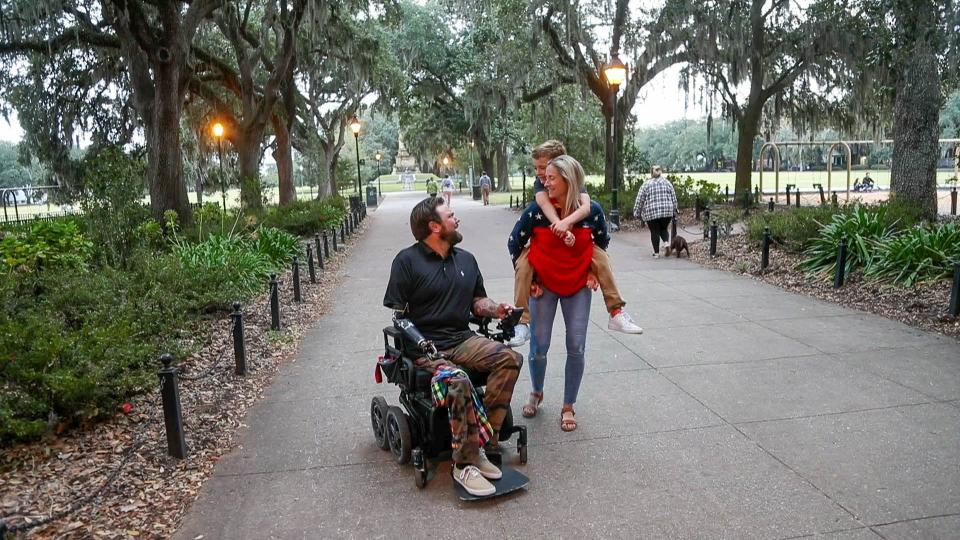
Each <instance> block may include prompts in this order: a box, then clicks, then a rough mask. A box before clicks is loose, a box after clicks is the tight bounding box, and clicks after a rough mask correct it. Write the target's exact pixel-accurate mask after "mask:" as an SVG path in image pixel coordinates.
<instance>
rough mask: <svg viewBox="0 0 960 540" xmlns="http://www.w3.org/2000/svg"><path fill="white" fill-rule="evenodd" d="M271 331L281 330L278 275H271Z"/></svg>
mask: <svg viewBox="0 0 960 540" xmlns="http://www.w3.org/2000/svg"><path fill="white" fill-rule="evenodd" d="M270 329H271V330H280V291H279V289H278V287H277V275H276V274H270Z"/></svg>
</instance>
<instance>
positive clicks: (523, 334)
mask: <svg viewBox="0 0 960 540" xmlns="http://www.w3.org/2000/svg"><path fill="white" fill-rule="evenodd" d="M529 340H530V326H529V325H526V324H523V323H520V324H518V325H516V326H514V327H513V338H512V339H510V341H508V342H507V346H508V347H520V346H521V345H523V344H524V343H526V342H527V341H529Z"/></svg>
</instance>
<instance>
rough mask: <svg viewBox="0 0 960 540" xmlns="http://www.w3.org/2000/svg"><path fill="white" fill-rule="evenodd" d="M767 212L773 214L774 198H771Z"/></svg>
mask: <svg viewBox="0 0 960 540" xmlns="http://www.w3.org/2000/svg"><path fill="white" fill-rule="evenodd" d="M767 210H768V211H770V212H773V197H770V202H768V203H767Z"/></svg>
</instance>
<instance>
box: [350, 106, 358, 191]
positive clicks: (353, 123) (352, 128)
mask: <svg viewBox="0 0 960 540" xmlns="http://www.w3.org/2000/svg"><path fill="white" fill-rule="evenodd" d="M350 131H352V132H353V142H354V143H355V144H354V146H356V147H357V195H360V119H359V118H357V115H353V118H351V119H350Z"/></svg>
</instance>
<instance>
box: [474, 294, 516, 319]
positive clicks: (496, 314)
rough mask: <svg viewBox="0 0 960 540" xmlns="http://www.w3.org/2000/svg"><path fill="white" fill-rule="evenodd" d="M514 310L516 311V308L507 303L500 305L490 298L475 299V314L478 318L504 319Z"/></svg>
mask: <svg viewBox="0 0 960 540" xmlns="http://www.w3.org/2000/svg"><path fill="white" fill-rule="evenodd" d="M512 309H516V307H514V306H513V305H512V304H507V303H505V302H501V303H499V304H498V303H496V302H494V301H493V300H491V299H489V298H483V297H478V298H474V299H473V314H474V315H476V316H477V317H491V318H494V319H502V318H504V317H506V316H507V315H509V314H510V310H512Z"/></svg>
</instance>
